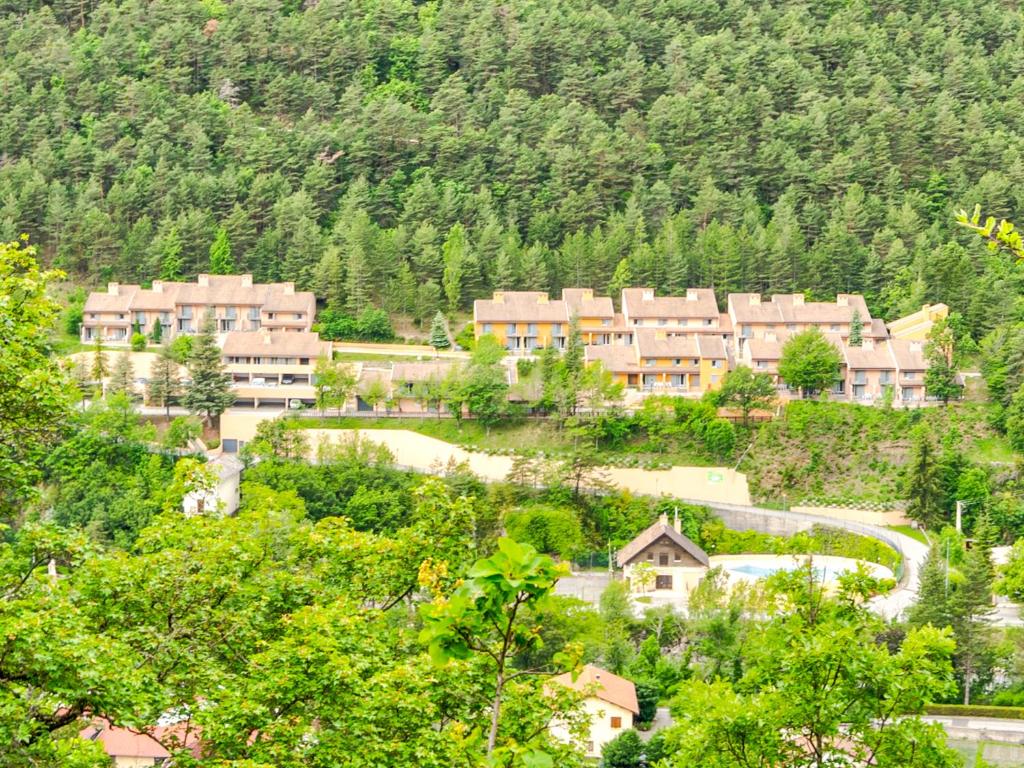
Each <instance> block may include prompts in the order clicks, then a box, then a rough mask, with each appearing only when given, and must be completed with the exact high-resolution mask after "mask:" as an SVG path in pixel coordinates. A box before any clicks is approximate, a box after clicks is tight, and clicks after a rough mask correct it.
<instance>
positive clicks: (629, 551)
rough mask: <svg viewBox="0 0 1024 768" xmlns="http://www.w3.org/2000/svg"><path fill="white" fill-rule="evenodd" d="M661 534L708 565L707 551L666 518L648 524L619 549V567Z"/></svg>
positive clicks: (623, 565) (695, 558)
mask: <svg viewBox="0 0 1024 768" xmlns="http://www.w3.org/2000/svg"><path fill="white" fill-rule="evenodd" d="M662 536H667V537H668V538H669V539H671V540H672V541H673V542H674V543H676V544H678V545H679V546H680V547H682V548H683V550H685V551H686V552H688V553H689V554H690V555H692V556H693V558H694V560H696V561H697V562H699V563H700V564H701V565H705V566H707V565H709V564H710V561H709V560H708V555H707V553H706V552H705V551H704V550H703V549H701V548H700V547H698V546H697V545H696V544H694V543H693V542H692V541H691V540H690V539H689V538H687V537H686V536H684V535H683V534H681V533H680V532H679V531H677V530H676V529H675V528H674V527H673V526H672V525H671V524H670V523H669V522H667V521H666V520H664V519H662V520H658V521H657V522H656V523H654V525H652V526H650V527H649V528H648V529H647V530H645V531H643V532H642V533H641V534H640V535H639V536H637V537H636V538H635V539H633V540H632V541H631V542H629V544H627V545H626V546H624V547H623V548H622V549H620V550H619V554H618V556H617V558H616V559H617V561H618V563H619V567H620V568H624V567H625V566H626V564H627V563H629V561H630V560H632V559H633V558H634V557H636V556H637V555H639V554H640V553H641V552H643V551H644V550H645V549H647V548H648V547H649V546H651V544H653V543H654V542H656V541H657V540H658V539H660V538H661V537H662Z"/></svg>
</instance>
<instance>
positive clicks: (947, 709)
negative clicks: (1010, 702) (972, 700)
mask: <svg viewBox="0 0 1024 768" xmlns="http://www.w3.org/2000/svg"><path fill="white" fill-rule="evenodd" d="M924 711H925V714H928V715H951V716H953V717H998V718H1001V719H1003V720H1024V707H993V706H986V705H984V704H981V705H979V704H967V705H964V704H928V705H927V706H926V707H925V708H924Z"/></svg>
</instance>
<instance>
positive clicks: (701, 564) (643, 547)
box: [618, 514, 709, 598]
mask: <svg viewBox="0 0 1024 768" xmlns="http://www.w3.org/2000/svg"><path fill="white" fill-rule="evenodd" d="M618 564H619V567H620V568H622V572H623V576H624V577H625V579H626V581H627V582H629V585H630V592H632V593H634V594H644V593H648V592H654V593H656V594H659V595H664V596H678V597H680V598H685V597H686V596H687V595H689V593H690V592H691V591H692V590H693V589H694V588H695V587H696V586H697V585H698V584H699V583H700V581H701V579H703V578H704V574H706V573H707V571H708V568H709V561H708V555H707V553H706V552H705V551H704V550H703V549H701V548H700V547H698V546H697V545H696V544H694V543H693V541H691V540H690V539H689V538H688V537H687V536H685V535H684V534H683V532H682V529H681V526H680V524H679V515H678V514H677V515H676V518H675V521H674V522H673V523H669V521H668V515H662V516H661V518H660V519H659V520H658V522H656V523H654V525H652V526H651V527H649V528H648V529H647V530H645V531H644V532H643V533H641V534H640V535H639V536H637V537H636V538H635V539H633V540H632V541H631V542H629V544H627V545H626V546H625V547H623V548H622V549H621V550H619V554H618Z"/></svg>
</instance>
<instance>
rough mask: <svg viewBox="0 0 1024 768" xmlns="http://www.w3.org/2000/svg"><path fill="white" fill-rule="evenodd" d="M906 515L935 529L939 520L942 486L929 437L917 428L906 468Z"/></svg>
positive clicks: (941, 506)
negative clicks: (908, 500) (907, 503)
mask: <svg viewBox="0 0 1024 768" xmlns="http://www.w3.org/2000/svg"><path fill="white" fill-rule="evenodd" d="M907 477H908V487H907V498H909V499H910V504H909V505H908V506H907V515H908V516H909V517H911V518H913V519H914V520H917V521H918V522H919V523H921V524H923V525H926V526H928V527H930V528H931V527H937V526H938V525H939V524H940V523H941V522H942V517H943V497H942V483H941V478H940V476H939V470H938V464H937V462H936V459H935V446H934V445H933V444H932V440H931V436H930V435H929V434H928V432H927V431H926V430H925V429H924V428H923V427H920V428H918V430H917V434H916V435H915V436H914V445H913V447H912V449H911V457H910V465H909V466H908V467H907Z"/></svg>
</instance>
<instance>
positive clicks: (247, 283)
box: [241, 275, 252, 288]
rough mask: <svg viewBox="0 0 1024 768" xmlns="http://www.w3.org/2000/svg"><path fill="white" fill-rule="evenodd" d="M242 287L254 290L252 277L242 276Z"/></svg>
mask: <svg viewBox="0 0 1024 768" xmlns="http://www.w3.org/2000/svg"><path fill="white" fill-rule="evenodd" d="M241 277H242V287H243V288H252V275H242V276H241Z"/></svg>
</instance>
